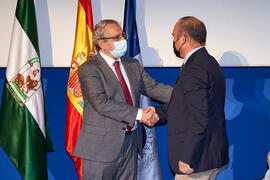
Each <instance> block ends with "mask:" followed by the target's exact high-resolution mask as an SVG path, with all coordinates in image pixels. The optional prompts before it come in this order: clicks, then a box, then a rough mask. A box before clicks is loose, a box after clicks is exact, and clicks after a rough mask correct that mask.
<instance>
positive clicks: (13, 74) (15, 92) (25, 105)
mask: <svg viewBox="0 0 270 180" xmlns="http://www.w3.org/2000/svg"><path fill="white" fill-rule="evenodd" d="M39 57H40V55H39V46H38V33H37V23H36V14H35V5H34V1H33V0H18V2H17V8H16V13H15V19H14V24H13V32H12V38H11V43H10V49H9V59H8V64H7V69H6V81H5V83H4V89H3V97H2V103H1V111H0V145H1V146H2V148H3V150H4V151H5V152H6V154H7V155H8V156H9V158H10V159H11V160H12V162H13V163H14V164H15V166H16V167H17V169H18V171H19V173H20V174H21V176H22V178H23V179H25V180H32V179H33V180H42V179H48V175H47V155H46V153H47V152H49V151H53V149H54V147H53V144H52V140H51V137H50V134H49V129H48V124H47V119H46V111H45V106H44V97H43V90H42V81H41V69H40V59H39Z"/></svg>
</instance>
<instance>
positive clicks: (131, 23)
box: [124, 0, 162, 180]
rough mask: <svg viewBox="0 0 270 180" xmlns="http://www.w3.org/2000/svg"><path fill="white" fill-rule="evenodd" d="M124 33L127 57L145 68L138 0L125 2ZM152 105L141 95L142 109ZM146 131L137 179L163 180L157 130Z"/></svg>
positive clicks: (148, 129) (149, 129)
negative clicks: (126, 37)
mask: <svg viewBox="0 0 270 180" xmlns="http://www.w3.org/2000/svg"><path fill="white" fill-rule="evenodd" d="M124 32H125V33H126V34H127V35H128V40H127V47H128V49H127V53H126V56H129V57H134V58H136V59H137V60H138V61H139V62H140V63H141V65H142V66H143V62H142V58H141V54H140V45H139V36H138V32H137V23H136V0H126V1H125V15H124ZM150 105H151V102H150V99H149V98H147V97H146V96H143V95H141V108H146V107H148V106H150ZM145 130H146V135H147V137H146V144H145V146H144V149H143V154H144V156H143V159H142V158H141V157H140V156H138V173H137V179H138V180H145V179H151V180H161V179H162V176H161V170H160V164H159V157H158V150H157V142H156V132H155V128H148V127H146V126H145Z"/></svg>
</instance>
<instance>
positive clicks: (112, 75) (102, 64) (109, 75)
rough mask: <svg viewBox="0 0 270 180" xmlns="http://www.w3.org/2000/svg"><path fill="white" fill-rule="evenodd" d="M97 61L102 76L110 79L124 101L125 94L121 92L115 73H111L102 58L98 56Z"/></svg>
mask: <svg viewBox="0 0 270 180" xmlns="http://www.w3.org/2000/svg"><path fill="white" fill-rule="evenodd" d="M98 55H99V56H98V61H99V63H100V65H99V66H100V70H101V71H102V72H103V73H104V75H105V76H106V77H107V78H108V79H110V82H111V83H112V84H113V86H114V87H116V88H117V89H118V90H119V91H120V92H122V93H121V94H122V97H123V99H125V94H124V92H123V89H122V86H121V84H120V82H119V80H118V78H117V77H116V75H115V73H114V72H113V71H112V69H111V68H110V67H109V65H108V64H107V63H106V61H105V60H104V59H103V58H102V56H101V55H100V54H98Z"/></svg>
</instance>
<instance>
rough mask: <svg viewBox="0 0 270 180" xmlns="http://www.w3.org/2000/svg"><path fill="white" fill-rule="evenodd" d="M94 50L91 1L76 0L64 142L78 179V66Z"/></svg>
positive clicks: (80, 174) (79, 93)
mask: <svg viewBox="0 0 270 180" xmlns="http://www.w3.org/2000/svg"><path fill="white" fill-rule="evenodd" d="M94 51H95V50H94V44H93V18H92V8H91V1H90V0H78V12H77V25H76V34H75V43H74V50H73V55H72V60H71V66H70V74H69V79H68V86H67V119H66V135H65V144H66V150H67V152H68V153H69V155H70V156H71V158H72V159H73V161H74V163H75V167H76V170H77V173H78V176H79V179H82V159H81V158H78V157H76V156H73V155H72V153H73V149H74V147H75V144H76V141H77V138H78V135H79V132H80V129H81V124H82V115H83V98H82V92H81V87H80V84H79V77H78V68H79V66H80V65H82V64H83V63H84V62H85V61H86V60H87V59H89V58H90V57H91V56H93V55H94V53H95V52H94Z"/></svg>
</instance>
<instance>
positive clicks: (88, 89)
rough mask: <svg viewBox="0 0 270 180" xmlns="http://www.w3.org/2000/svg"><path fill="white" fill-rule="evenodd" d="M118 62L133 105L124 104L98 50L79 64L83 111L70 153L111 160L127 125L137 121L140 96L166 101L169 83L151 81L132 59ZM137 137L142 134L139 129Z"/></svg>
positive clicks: (114, 76) (121, 142)
mask: <svg viewBox="0 0 270 180" xmlns="http://www.w3.org/2000/svg"><path fill="white" fill-rule="evenodd" d="M121 62H122V64H123V66H124V68H125V70H126V72H127V76H128V79H129V81H130V86H131V92H132V95H133V104H134V107H133V106H130V105H128V104H127V103H126V100H125V95H124V93H123V90H122V87H121V85H120V83H119V80H118V78H117V77H116V75H115V74H114V72H113V71H112V70H111V68H110V67H109V66H108V64H107V63H106V62H105V60H104V59H103V58H102V57H101V55H100V54H99V53H98V54H97V55H95V56H94V57H92V58H91V59H90V60H88V61H86V62H85V63H84V64H83V65H82V66H80V68H79V81H80V84H81V90H82V94H83V100H84V111H83V121H82V127H81V131H80V134H79V137H78V139H77V142H76V146H75V149H74V152H73V155H75V156H78V157H81V158H84V159H88V160H93V161H99V162H110V161H112V160H113V159H115V157H116V156H117V155H118V154H119V152H120V149H121V147H122V144H123V141H124V137H125V128H126V126H127V125H130V126H132V125H133V124H134V122H135V120H136V115H137V112H138V108H139V106H140V95H141V94H143V95H146V96H148V97H150V98H153V99H155V100H158V101H160V102H163V103H167V102H169V99H170V96H171V92H172V88H171V87H170V86H166V85H163V84H160V83H157V82H156V81H155V80H153V79H152V78H151V77H150V76H149V75H148V74H147V73H146V72H145V71H144V69H143V67H142V66H141V65H140V64H139V62H138V61H137V60H136V59H134V58H130V57H122V58H121ZM138 136H141V132H139V131H138ZM137 139H138V138H137ZM139 152H141V149H139Z"/></svg>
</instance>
